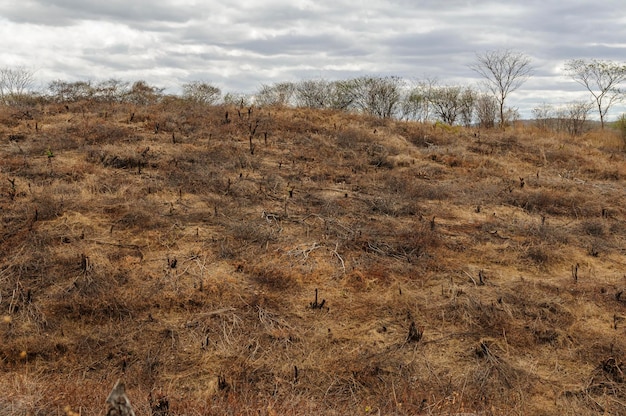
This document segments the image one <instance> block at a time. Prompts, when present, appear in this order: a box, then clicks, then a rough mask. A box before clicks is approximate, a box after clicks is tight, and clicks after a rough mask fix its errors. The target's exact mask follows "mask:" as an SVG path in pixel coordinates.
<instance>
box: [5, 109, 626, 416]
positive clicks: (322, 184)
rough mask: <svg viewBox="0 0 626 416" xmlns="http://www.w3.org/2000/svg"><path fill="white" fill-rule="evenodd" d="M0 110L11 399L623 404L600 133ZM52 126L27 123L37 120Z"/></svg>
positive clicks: (322, 410) (452, 406)
mask: <svg viewBox="0 0 626 416" xmlns="http://www.w3.org/2000/svg"><path fill="white" fill-rule="evenodd" d="M11 114H12V110H11V109H10V108H2V109H1V110H0V139H1V142H0V152H1V153H0V157H1V158H2V164H0V212H1V213H2V223H1V228H0V237H1V238H0V254H2V256H1V257H0V317H1V318H2V321H1V322H0V338H1V339H2V343H1V344H0V368H1V371H2V374H3V376H2V377H1V378H0V389H1V390H2V391H3V392H4V394H3V396H2V397H1V398H0V409H2V410H0V414H7V415H24V414H59V413H62V412H65V413H66V414H70V413H69V412H70V411H72V412H78V413H80V414H85V415H87V414H102V412H103V411H104V401H105V399H106V398H107V395H108V393H109V390H110V388H111V386H112V385H113V384H114V383H115V380H117V379H119V378H122V379H123V380H124V382H125V384H126V393H127V395H128V397H129V398H130V400H131V401H132V404H133V408H134V410H135V412H136V414H152V415H160V416H165V415H174V414H188V415H212V414H215V415H218V414H219V415H222V414H264V415H278V414H284V415H308V414H329V415H330V414H337V415H339V414H364V415H365V414H395V415H414V414H481V415H504V414H545V415H548V414H564V415H567V414H570V415H591V414H597V413H606V414H616V415H617V414H624V413H626V387H625V384H624V383H625V378H624V371H625V367H624V358H623V357H624V353H625V350H626V341H625V340H626V337H625V336H624V335H625V331H626V295H624V294H623V293H624V290H625V288H626V269H625V267H626V262H625V260H626V258H625V254H626V253H625V252H624V249H623V247H624V242H625V238H626V228H624V226H623V222H624V218H625V212H624V210H625V208H624V207H626V191H625V189H624V186H623V184H622V183H621V181H622V180H623V178H624V177H625V175H626V168H625V166H626V164H625V163H624V159H625V155H624V153H623V152H622V150H621V143H620V141H619V140H618V139H616V138H612V136H611V133H610V132H606V133H604V135H603V136H601V137H600V136H599V135H598V133H595V132H592V133H589V134H588V135H587V136H583V137H580V138H576V139H572V138H571V137H569V136H567V137H565V136H563V137H561V136H555V135H554V133H549V134H548V133H545V134H544V133H542V132H541V131H537V130H533V129H532V128H524V127H521V126H520V127H516V128H509V129H508V130H507V131H504V132H503V131H500V130H494V131H480V132H478V131H470V130H466V129H462V128H455V129H447V130H446V129H442V128H438V127H437V126H430V125H425V124H418V123H411V122H400V121H392V120H384V121H383V120H378V119H376V118H372V117H365V116H357V115H353V114H346V113H341V112H335V111H330V110H304V109H288V108H273V107H270V108H254V107H251V108H238V107H228V106H205V105H200V104H191V103H189V102H185V101H182V100H177V99H172V100H164V101H163V102H161V103H158V104H154V105H150V106H131V105H129V104H119V105H107V106H102V105H97V104H90V103H75V104H72V105H71V106H67V107H64V106H57V105H50V106H46V105H40V106H39V107H37V108H33V109H32V110H31V111H30V113H29V114H31V115H32V117H31V118H28V119H16V118H15V117H12V116H11ZM35 126H36V127H35Z"/></svg>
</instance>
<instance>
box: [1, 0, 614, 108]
mask: <svg viewBox="0 0 626 416" xmlns="http://www.w3.org/2000/svg"><path fill="white" fill-rule="evenodd" d="M624 6H625V4H624V1H623V0H603V1H597V0H593V1H587V0H585V1H577V0H567V1H566V0H524V1H487V0H413V1H411V0H388V1H382V0H332V1H329V0H317V1H313V0H235V1H215V0H204V1H202V0H160V1H157V0H0V66H2V67H5V66H9V67H10V66H18V65H24V66H26V67H29V68H33V69H35V70H36V78H37V81H38V82H39V83H40V85H41V86H42V87H43V86H45V85H47V83H48V82H49V81H51V80H55V79H62V80H66V81H76V80H95V81H99V80H104V79H109V78H113V77H114V78H119V79H123V80H126V81H136V80H140V79H141V80H146V81H148V82H149V83H151V84H154V85H157V86H159V87H165V88H166V91H167V92H172V93H177V92H179V91H180V85H181V84H183V83H185V82H189V81H193V80H200V81H207V82H211V83H213V84H214V85H217V86H219V87H220V88H221V89H222V91H224V92H229V91H230V92H246V93H249V92H254V91H255V90H256V89H258V88H259V86H260V85H262V84H269V83H273V82H278V81H297V80H301V79H310V78H324V79H328V80H335V79H345V78H350V77H355V76H359V75H397V76H401V77H404V78H410V79H416V80H419V79H424V78H425V77H430V78H437V79H438V80H439V81H440V83H443V84H454V83H463V84H472V83H477V82H478V81H479V78H478V75H476V74H475V73H473V72H472V71H471V70H470V69H469V68H468V65H469V64H471V63H472V62H473V61H474V58H475V54H476V53H477V52H483V51H486V50H499V49H512V50H515V51H520V52H524V53H526V54H527V55H528V56H529V57H530V58H531V59H532V60H533V65H534V67H535V72H534V76H533V77H532V78H531V79H530V80H529V81H528V82H526V83H525V84H524V85H523V86H522V87H521V88H520V90H518V92H517V93H515V94H514V95H511V97H510V101H509V105H511V106H514V107H519V109H520V111H521V112H522V115H529V114H528V113H529V109H530V108H533V107H534V106H536V105H538V104H540V103H542V102H552V103H561V102H567V101H570V100H573V99H587V97H588V93H585V92H584V90H581V88H582V87H580V86H579V85H578V84H576V83H574V82H573V81H571V80H570V79H568V78H567V77H566V76H564V75H563V73H562V67H563V63H564V62H565V61H566V60H568V59H573V58H598V59H607V60H615V61H623V60H625V59H626V13H625V12H624Z"/></svg>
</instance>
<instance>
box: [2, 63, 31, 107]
mask: <svg viewBox="0 0 626 416" xmlns="http://www.w3.org/2000/svg"><path fill="white" fill-rule="evenodd" d="M34 79H35V74H34V72H33V71H31V70H29V69H27V68H26V67H23V66H18V67H13V68H10V67H4V68H0V102H2V103H4V104H15V103H16V102H18V101H19V100H20V98H23V97H24V96H25V95H26V94H27V93H28V92H29V90H30V89H31V88H32V86H33V83H34Z"/></svg>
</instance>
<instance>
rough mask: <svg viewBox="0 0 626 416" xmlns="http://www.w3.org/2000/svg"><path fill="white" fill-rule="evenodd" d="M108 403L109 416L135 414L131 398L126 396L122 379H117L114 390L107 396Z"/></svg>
mask: <svg viewBox="0 0 626 416" xmlns="http://www.w3.org/2000/svg"><path fill="white" fill-rule="evenodd" d="M106 404H108V405H109V410H108V411H107V416H135V412H133V408H132V407H131V405H130V400H128V396H126V391H125V389H124V383H123V382H122V381H121V380H117V382H116V383H115V386H113V390H111V393H109V397H107V400H106Z"/></svg>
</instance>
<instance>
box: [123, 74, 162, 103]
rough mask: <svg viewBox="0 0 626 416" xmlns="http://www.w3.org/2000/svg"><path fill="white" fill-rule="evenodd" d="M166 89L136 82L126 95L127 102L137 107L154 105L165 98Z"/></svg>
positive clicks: (143, 82) (144, 82)
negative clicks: (164, 91)
mask: <svg viewBox="0 0 626 416" xmlns="http://www.w3.org/2000/svg"><path fill="white" fill-rule="evenodd" d="M163 90H165V88H159V87H155V86H153V85H150V84H148V83H147V82H146V81H143V80H140V81H135V82H134V83H133V85H132V87H131V88H130V91H128V93H127V94H126V97H125V100H126V101H128V102H130V103H132V104H137V105H148V104H154V103H156V102H157V101H159V99H161V98H162V97H163Z"/></svg>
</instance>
